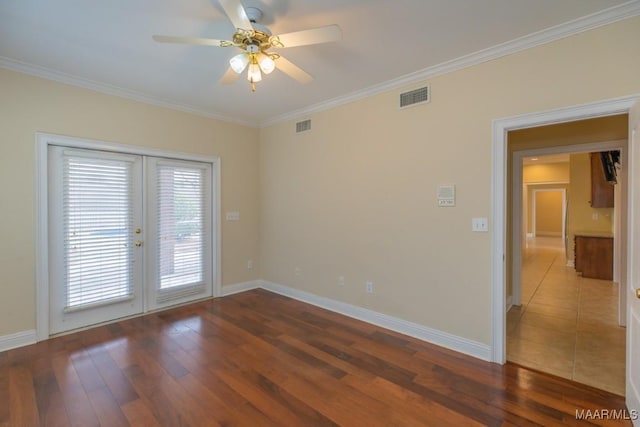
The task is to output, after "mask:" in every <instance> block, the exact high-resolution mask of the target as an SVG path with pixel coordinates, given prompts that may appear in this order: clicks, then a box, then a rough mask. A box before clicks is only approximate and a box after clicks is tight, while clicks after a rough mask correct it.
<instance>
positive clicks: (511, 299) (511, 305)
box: [507, 296, 513, 313]
mask: <svg viewBox="0 0 640 427" xmlns="http://www.w3.org/2000/svg"><path fill="white" fill-rule="evenodd" d="M512 307H513V298H512V297H511V296H508V297H507V313H508V312H509V310H511V308H512Z"/></svg>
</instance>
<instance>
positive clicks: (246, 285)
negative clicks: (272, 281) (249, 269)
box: [221, 280, 262, 297]
mask: <svg viewBox="0 0 640 427" xmlns="http://www.w3.org/2000/svg"><path fill="white" fill-rule="evenodd" d="M261 285H262V281H260V280H252V281H249V282H242V283H234V284H233V285H225V286H223V287H222V292H221V296H223V297H226V296H229V295H234V294H239V293H240V292H245V291H250V290H252V289H258V288H259V287H260V286H261Z"/></svg>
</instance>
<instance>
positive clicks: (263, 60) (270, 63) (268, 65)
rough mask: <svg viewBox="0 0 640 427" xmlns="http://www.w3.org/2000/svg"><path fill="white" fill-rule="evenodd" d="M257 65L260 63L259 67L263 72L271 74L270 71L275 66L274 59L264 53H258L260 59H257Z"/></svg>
mask: <svg viewBox="0 0 640 427" xmlns="http://www.w3.org/2000/svg"><path fill="white" fill-rule="evenodd" d="M258 65H260V69H261V70H262V72H263V73H265V74H271V72H272V71H273V70H275V68H276V63H275V61H274V60H273V59H271V58H270V57H269V56H268V55H264V54H263V55H260V59H258Z"/></svg>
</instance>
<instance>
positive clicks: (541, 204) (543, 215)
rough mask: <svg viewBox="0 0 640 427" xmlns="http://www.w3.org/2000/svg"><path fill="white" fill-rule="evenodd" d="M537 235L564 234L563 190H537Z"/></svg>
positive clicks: (535, 193)
mask: <svg viewBox="0 0 640 427" xmlns="http://www.w3.org/2000/svg"><path fill="white" fill-rule="evenodd" d="M534 195H535V196H534V197H535V213H536V218H535V219H536V223H535V226H536V229H535V234H536V236H556V237H560V236H562V220H563V218H562V191H549V190H547V191H535V192H534Z"/></svg>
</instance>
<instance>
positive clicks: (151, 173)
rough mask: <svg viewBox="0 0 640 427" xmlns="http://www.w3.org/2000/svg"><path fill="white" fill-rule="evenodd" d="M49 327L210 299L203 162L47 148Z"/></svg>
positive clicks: (207, 185)
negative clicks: (205, 298)
mask: <svg viewBox="0 0 640 427" xmlns="http://www.w3.org/2000/svg"><path fill="white" fill-rule="evenodd" d="M48 170H49V177H48V183H49V189H48V195H49V200H48V210H49V283H50V290H49V329H50V333H54V334H55V333H59V332H64V331H69V330H72V329H77V328H81V327H85V326H89V325H93V324H97V323H101V322H105V321H109V320H113V319H117V318H121V317H126V316H131V315H135V314H139V313H142V312H145V311H148V310H153V309H158V308H162V307H166V306H170V305H174V304H178V303H183V302H188V301H191V300H195V299H199V298H204V297H208V296H211V295H212V290H213V286H212V282H213V279H212V234H213V233H212V227H211V224H212V221H211V218H212V200H211V185H212V173H211V164H210V163H200V162H193V161H182V160H172V159H165V158H157V157H149V156H141V155H135V154H125V153H114V152H105V151H96V150H88V149H77V148H69V147H62V146H53V145H52V146H49V149H48Z"/></svg>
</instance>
